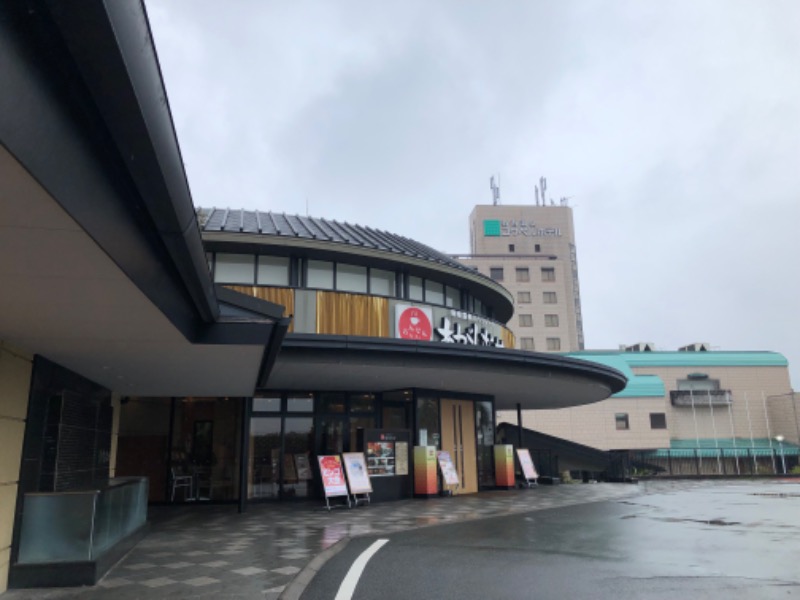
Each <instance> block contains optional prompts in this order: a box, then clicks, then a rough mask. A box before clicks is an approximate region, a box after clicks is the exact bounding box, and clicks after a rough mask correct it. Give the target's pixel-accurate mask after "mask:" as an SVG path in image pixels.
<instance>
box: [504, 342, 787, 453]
mask: <svg viewBox="0 0 800 600" xmlns="http://www.w3.org/2000/svg"><path fill="white" fill-rule="evenodd" d="M689 347H692V346H689ZM570 356H572V357H577V358H581V359H584V360H590V361H596V362H601V363H603V364H607V365H616V368H618V369H619V370H621V371H622V372H624V373H626V375H627V376H628V385H627V386H626V388H625V389H624V390H622V391H621V392H618V393H617V394H614V395H613V396H612V397H611V398H608V399H607V400H604V401H602V402H598V403H595V404H593V405H591V406H584V407H574V408H567V409H564V410H540V411H528V412H526V413H525V414H524V416H523V422H524V425H525V427H528V428H530V429H535V430H536V431H541V432H543V433H546V434H550V435H553V436H557V437H561V438H565V439H568V440H571V441H575V442H578V443H581V444H584V445H587V446H591V447H594V448H599V449H602V450H653V449H670V448H673V449H676V450H679V449H686V448H691V449H701V448H704V449H717V448H726V449H735V448H738V449H740V450H743V449H746V448H751V449H753V448H755V449H772V448H775V449H778V448H779V445H780V444H784V445H785V449H786V450H787V451H789V449H790V448H792V447H793V448H794V449H793V450H791V452H792V453H793V455H794V456H795V457H796V455H797V451H796V448H797V445H798V444H799V443H800V419H798V412H800V411H798V403H797V398H796V396H795V394H794V392H793V391H792V387H791V382H790V379H789V370H788V362H787V360H786V358H785V357H784V356H782V355H781V354H779V353H776V352H726V351H691V350H689V351H687V350H684V351H670V352H666V351H633V352H631V351H608V352H597V351H586V352H578V353H571V354H570ZM498 418H499V419H501V420H505V419H507V420H510V421H511V422H514V421H513V419H515V416H514V415H511V414H504V415H498ZM795 460H796V459H795Z"/></svg>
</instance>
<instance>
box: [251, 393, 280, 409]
mask: <svg viewBox="0 0 800 600" xmlns="http://www.w3.org/2000/svg"><path fill="white" fill-rule="evenodd" d="M253 412H281V397H280V396H263V397H260V398H253Z"/></svg>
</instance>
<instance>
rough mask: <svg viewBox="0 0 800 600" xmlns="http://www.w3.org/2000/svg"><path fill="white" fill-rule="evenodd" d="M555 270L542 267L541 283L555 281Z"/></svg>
mask: <svg viewBox="0 0 800 600" xmlns="http://www.w3.org/2000/svg"><path fill="white" fill-rule="evenodd" d="M555 280H556V270H555V268H553V267H542V281H555Z"/></svg>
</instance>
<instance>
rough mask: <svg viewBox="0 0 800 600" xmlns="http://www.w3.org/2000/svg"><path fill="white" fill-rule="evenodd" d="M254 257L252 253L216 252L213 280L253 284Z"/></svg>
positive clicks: (254, 272)
mask: <svg viewBox="0 0 800 600" xmlns="http://www.w3.org/2000/svg"><path fill="white" fill-rule="evenodd" d="M255 265H256V257H255V256H253V255H252V254H222V253H219V252H218V253H217V260H216V267H215V270H214V281H216V282H217V283H244V284H248V285H253V283H255V276H256V270H255Z"/></svg>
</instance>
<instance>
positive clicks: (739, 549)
mask: <svg viewBox="0 0 800 600" xmlns="http://www.w3.org/2000/svg"><path fill="white" fill-rule="evenodd" d="M534 493H535V492H534ZM376 539H388V540H389V542H388V543H387V544H385V545H384V546H383V547H381V548H380V550H378V551H377V553H376V554H375V555H374V556H373V557H372V558H371V559H370V561H369V562H368V563H367V566H366V568H365V570H364V572H363V574H362V576H361V578H360V580H359V582H358V584H357V586H356V588H355V592H354V595H353V596H352V597H353V598H354V599H356V600H368V599H378V598H380V599H382V600H390V599H395V598H397V599H404V598H415V599H423V598H437V599H449V598H454V599H455V598H459V599H464V598H481V599H485V598H492V599H495V598H496V599H501V598H514V599H517V598H533V599H551V598H552V599H559V600H561V599H579V598H591V599H604V598H614V599H620V600H624V599H628V598H637V599H638V598H644V599H658V600H662V599H664V600H666V599H670V600H673V599H675V598H678V599H683V598H686V599H687V600H689V599H691V600H702V599H718V598H720V599H721V598H724V599H726V600H739V599H748V600H750V599H757V600H761V599H764V600H771V599H777V598H781V599H786V598H800V485H798V484H797V483H770V482H764V483H758V484H725V483H720V484H719V485H716V486H713V487H708V486H704V487H700V488H697V489H687V490H676V491H673V492H668V493H657V494H645V495H641V496H636V497H632V498H628V499H625V500H620V501H612V502H596V503H591V504H583V505H579V506H570V507H565V508H555V509H548V510H540V511H536V512H531V513H527V514H520V515H514V516H509V517H500V518H494V519H487V520H481V521H472V522H467V523H459V524H453V525H445V526H439V527H431V528H425V529H419V530H413V531H408V532H404V533H398V534H392V535H388V536H381V538H378V537H374V536H372V537H362V538H354V539H351V540H350V541H349V542H347V543H346V544H343V547H342V549H341V550H340V551H339V552H338V553H337V554H336V555H334V556H333V557H332V558H331V559H330V560H328V562H327V563H326V564H325V565H324V567H323V568H322V569H321V570H320V572H319V573H317V575H316V576H315V577H314V579H313V580H312V581H311V583H310V584H309V585H308V587H307V588H306V590H305V592H304V593H303V595H302V598H303V600H327V599H332V598H334V597H335V596H336V593H337V590H339V587H340V584H341V582H342V580H343V579H344V577H345V575H346V573H347V571H348V569H349V568H350V566H351V565H352V563H353V562H354V561H355V560H356V558H357V557H358V556H359V555H360V554H361V553H362V552H363V551H364V550H365V549H366V548H367V547H369V546H370V545H371V544H372V543H373V542H374V541H375V540H376Z"/></svg>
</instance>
